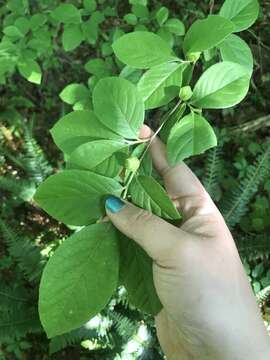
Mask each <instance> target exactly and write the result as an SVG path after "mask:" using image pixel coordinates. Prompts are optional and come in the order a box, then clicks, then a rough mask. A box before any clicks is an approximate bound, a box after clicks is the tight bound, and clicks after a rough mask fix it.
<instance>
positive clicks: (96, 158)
mask: <svg viewBox="0 0 270 360" xmlns="http://www.w3.org/2000/svg"><path fill="white" fill-rule="evenodd" d="M127 146H128V145H127V144H125V143H123V142H121V141H115V140H95V141H91V142H87V143H85V144H82V145H80V146H79V147H77V148H76V149H75V150H74V151H73V152H72V153H71V155H70V158H69V163H70V164H74V165H76V166H79V167H80V168H82V169H86V170H91V169H93V168H94V167H95V166H97V165H99V164H101V163H102V162H103V161H105V160H107V159H109V158H110V157H111V156H112V155H113V154H114V153H115V152H117V151H119V150H121V149H123V148H125V147H127Z"/></svg>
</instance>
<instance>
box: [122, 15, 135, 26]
mask: <svg viewBox="0 0 270 360" xmlns="http://www.w3.org/2000/svg"><path fill="white" fill-rule="evenodd" d="M124 20H125V22H126V23H127V24H129V25H133V26H134V25H136V24H137V22H138V19H137V16H136V15H135V14H132V13H129V14H126V15H125V16H124Z"/></svg>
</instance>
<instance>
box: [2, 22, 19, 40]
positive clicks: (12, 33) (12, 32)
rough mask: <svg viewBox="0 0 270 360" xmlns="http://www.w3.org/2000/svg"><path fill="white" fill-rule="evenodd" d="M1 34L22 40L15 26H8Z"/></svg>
mask: <svg viewBox="0 0 270 360" xmlns="http://www.w3.org/2000/svg"><path fill="white" fill-rule="evenodd" d="M3 33H4V34H5V35H7V36H10V37H14V38H18V39H19V38H22V37H23V33H22V32H21V31H20V30H19V29H18V28H17V26H14V25H10V26H7V27H5V28H4V29H3Z"/></svg>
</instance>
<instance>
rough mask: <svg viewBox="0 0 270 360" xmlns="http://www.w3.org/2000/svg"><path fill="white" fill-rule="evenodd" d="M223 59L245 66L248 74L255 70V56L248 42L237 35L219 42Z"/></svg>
mask: <svg viewBox="0 0 270 360" xmlns="http://www.w3.org/2000/svg"><path fill="white" fill-rule="evenodd" d="M218 47H219V49H220V52H221V57H222V60H223V61H232V62H236V63H237V64H240V65H242V66H244V67H245V68H246V69H247V72H248V74H250V75H251V74H252V71H253V56H252V52H251V50H250V48H249V46H248V44H247V43H246V42H245V41H244V40H243V39H241V38H240V37H239V36H237V35H234V34H232V35H230V36H228V37H227V38H226V39H225V40H224V41H223V42H222V43H221V44H219V46H218Z"/></svg>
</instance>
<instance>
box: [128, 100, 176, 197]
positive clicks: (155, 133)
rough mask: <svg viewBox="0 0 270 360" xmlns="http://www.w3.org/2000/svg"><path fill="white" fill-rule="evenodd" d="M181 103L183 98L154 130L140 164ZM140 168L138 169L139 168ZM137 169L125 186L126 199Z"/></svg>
mask: <svg viewBox="0 0 270 360" xmlns="http://www.w3.org/2000/svg"><path fill="white" fill-rule="evenodd" d="M180 104H181V100H179V101H178V102H177V104H176V105H175V106H174V108H173V109H172V110H171V111H169V112H168V113H167V114H165V116H164V120H163V121H162V122H161V125H160V126H159V128H158V129H157V130H156V131H155V132H154V134H153V135H152V136H151V138H150V140H149V139H147V141H148V144H147V146H146V148H145V150H144V152H143V153H142V155H141V157H140V165H141V163H142V160H143V158H144V157H145V155H146V153H147V151H148V150H149V148H150V146H151V145H152V143H153V141H154V140H155V138H156V137H157V136H158V134H159V132H160V131H161V129H162V128H163V126H164V125H165V123H166V122H167V121H168V119H169V118H170V116H171V115H172V114H173V113H174V112H175V111H176V110H177V108H178V106H179V105H180ZM137 170H138V169H137ZM136 172H137V171H134V172H132V173H131V174H130V175H129V177H128V178H127V181H126V185H125V187H124V192H123V198H124V199H125V198H126V196H127V192H128V188H129V185H130V184H131V181H132V180H133V178H134V176H135V174H136Z"/></svg>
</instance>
